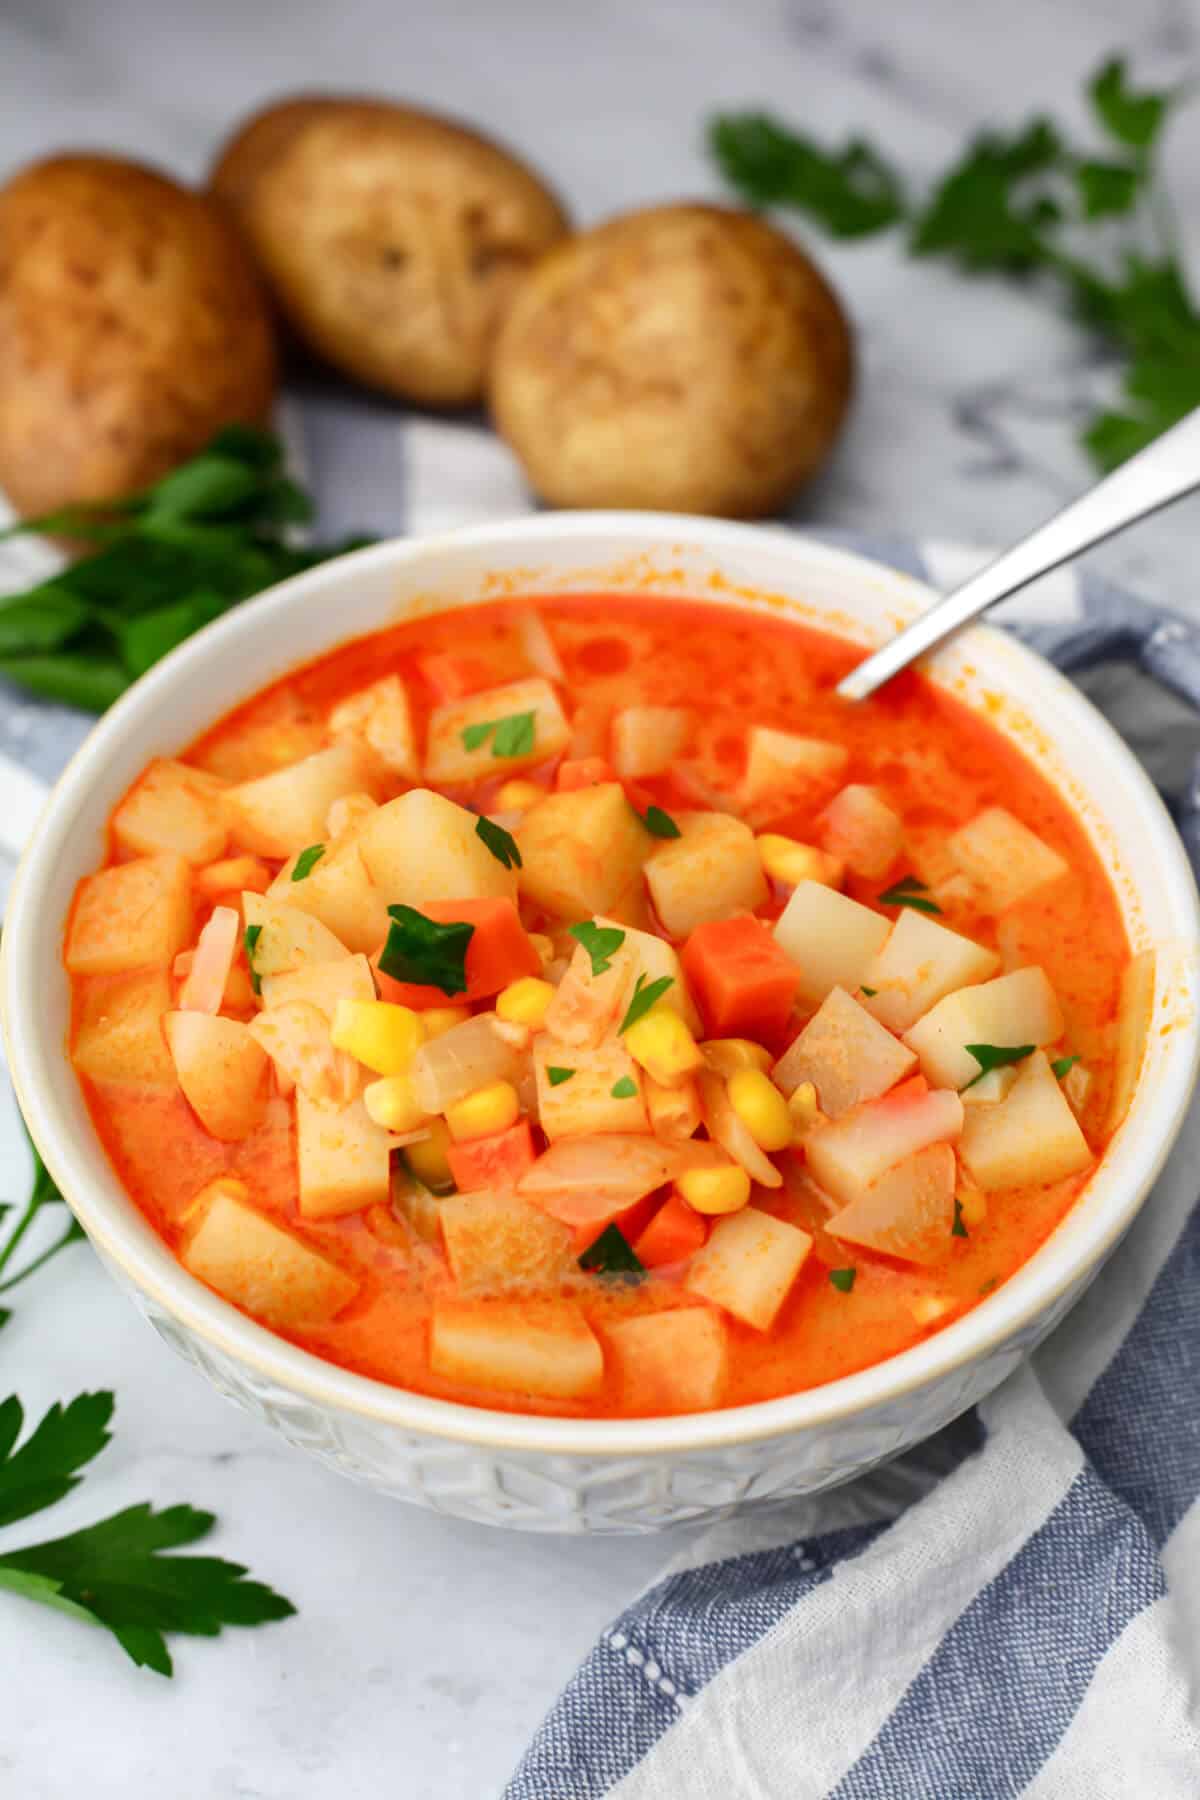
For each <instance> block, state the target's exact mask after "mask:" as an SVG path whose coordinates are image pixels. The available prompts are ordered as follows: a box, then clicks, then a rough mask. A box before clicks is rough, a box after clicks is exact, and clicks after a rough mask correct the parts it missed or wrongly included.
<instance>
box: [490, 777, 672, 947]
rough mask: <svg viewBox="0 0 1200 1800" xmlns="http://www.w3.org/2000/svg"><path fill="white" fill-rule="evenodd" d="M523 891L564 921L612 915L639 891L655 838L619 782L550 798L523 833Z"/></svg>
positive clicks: (529, 816) (533, 810) (528, 818)
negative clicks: (627, 896) (620, 902)
mask: <svg viewBox="0 0 1200 1800" xmlns="http://www.w3.org/2000/svg"><path fill="white" fill-rule="evenodd" d="M516 839H517V847H518V849H519V850H520V852H521V861H522V865H523V866H522V869H521V874H520V883H521V892H522V893H523V894H525V895H527V896H528V898H529V899H530V900H532V901H533V902H534V903H535V904H536V905H537V906H541V907H543V908H544V909H545V911H546V912H548V913H553V914H555V915H556V916H557V917H558V918H560V919H570V920H577V919H590V918H593V917H594V916H595V915H596V914H597V913H603V912H607V911H608V910H610V909H611V907H612V906H613V905H614V903H615V902H616V901H617V900H619V899H620V898H621V897H622V896H623V895H625V894H627V893H628V891H629V890H630V889H631V888H632V887H633V885H634V883H635V882H637V881H638V880H639V878H640V876H641V872H642V865H643V864H644V862H645V860H646V857H647V856H648V854H649V852H650V848H651V845H652V843H653V839H652V838H651V837H650V834H649V832H647V831H646V830H645V829H644V827H643V825H642V823H641V821H640V820H639V818H638V816H637V814H636V813H635V812H634V810H633V808H632V807H631V806H630V804H629V801H628V800H627V799H626V798H625V790H624V788H623V787H622V786H621V785H620V783H619V782H615V781H610V782H603V783H601V785H600V786H599V787H590V788H576V789H575V790H574V792H572V793H566V794H548V795H547V796H546V798H545V799H544V800H541V801H539V802H538V804H537V805H536V806H531V807H530V809H529V811H528V812H527V813H526V814H525V817H524V818H523V819H522V820H521V823H520V826H519V827H518V829H517V832H516Z"/></svg>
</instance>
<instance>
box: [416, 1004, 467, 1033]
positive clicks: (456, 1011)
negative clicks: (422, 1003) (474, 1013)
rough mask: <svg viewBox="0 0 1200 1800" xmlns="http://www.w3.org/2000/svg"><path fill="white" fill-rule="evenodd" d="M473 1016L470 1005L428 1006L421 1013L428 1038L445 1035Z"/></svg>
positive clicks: (422, 1027)
mask: <svg viewBox="0 0 1200 1800" xmlns="http://www.w3.org/2000/svg"><path fill="white" fill-rule="evenodd" d="M470 1016H471V1009H470V1007H469V1006H427V1007H426V1008H425V1009H424V1011H423V1012H422V1013H421V1015H420V1017H421V1029H422V1030H423V1031H424V1033H425V1036H426V1038H427V1039H428V1038H439V1037H445V1035H446V1033H447V1032H448V1031H452V1030H453V1029H454V1027H455V1026H456V1025H463V1024H465V1023H466V1021H467V1020H468V1019H469V1018H470Z"/></svg>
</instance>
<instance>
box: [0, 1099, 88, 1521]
mask: <svg viewBox="0 0 1200 1800" xmlns="http://www.w3.org/2000/svg"><path fill="white" fill-rule="evenodd" d="M21 1125H22V1128H23V1129H24V1131H25V1140H26V1142H27V1143H28V1145H29V1152H30V1155H31V1157H32V1159H33V1184H32V1186H31V1188H30V1191H29V1197H28V1199H27V1200H26V1202H25V1204H24V1206H23V1207H22V1209H21V1211H20V1213H19V1214H18V1215H17V1218H16V1221H15V1223H14V1225H13V1227H12V1229H11V1231H10V1232H9V1233H8V1236H7V1238H6V1239H5V1242H4V1243H3V1245H0V1294H3V1293H6V1292H7V1291H8V1290H9V1289H10V1288H15V1287H16V1286H17V1284H18V1282H21V1281H25V1280H27V1279H28V1277H29V1276H30V1275H32V1274H34V1273H35V1271H36V1270H38V1269H40V1268H42V1267H43V1266H44V1265H45V1264H46V1263H48V1262H49V1261H50V1259H51V1257H53V1256H57V1255H58V1252H59V1251H60V1250H65V1249H66V1248H67V1246H68V1244H78V1243H81V1242H82V1241H83V1238H84V1230H83V1227H82V1225H80V1223H79V1221H78V1219H76V1218H75V1217H74V1215H73V1214H68V1217H67V1223H66V1225H64V1227H63V1229H62V1230H61V1231H60V1232H59V1234H58V1236H57V1237H56V1238H55V1239H53V1241H52V1242H51V1243H50V1244H49V1245H48V1246H47V1247H46V1248H45V1249H44V1250H40V1251H39V1252H38V1254H37V1255H36V1256H34V1257H32V1258H31V1259H30V1260H29V1261H28V1262H27V1263H26V1264H25V1265H24V1266H23V1267H22V1268H20V1269H18V1270H17V1271H16V1273H15V1274H12V1275H9V1274H6V1272H5V1271H6V1270H7V1268H8V1265H9V1264H10V1263H11V1261H12V1259H13V1257H14V1255H15V1254H16V1252H17V1249H18V1247H19V1246H20V1244H21V1243H22V1241H23V1240H24V1237H25V1234H26V1232H27V1231H28V1230H29V1229H30V1227H31V1226H32V1225H33V1222H34V1220H35V1219H36V1218H37V1216H38V1214H39V1213H40V1212H41V1211H42V1210H43V1208H44V1207H47V1206H56V1205H59V1206H61V1205H65V1202H64V1200H63V1197H62V1195H61V1194H60V1193H59V1191H58V1189H57V1187H56V1186H55V1184H54V1179H53V1177H52V1176H51V1174H50V1171H49V1170H48V1169H47V1167H46V1165H45V1163H44V1162H43V1161H42V1158H41V1155H40V1153H39V1151H38V1147H37V1145H36V1144H35V1143H34V1141H33V1139H32V1138H31V1137H30V1135H29V1129H28V1127H27V1126H26V1125H25V1121H24V1119H22V1120H21ZM11 1210H13V1209H12V1208H11V1207H10V1206H9V1205H3V1206H0V1221H3V1220H4V1219H5V1218H6V1217H7V1215H8V1213H9V1212H10V1211H11ZM9 1317H10V1315H9V1314H8V1313H7V1312H5V1314H4V1317H3V1318H0V1326H3V1325H4V1324H5V1323H6V1321H7V1319H8V1318H9ZM2 1436H3V1433H2V1432H0V1437H2ZM0 1453H2V1451H0ZM2 1522H3V1521H2V1520H0V1523H2Z"/></svg>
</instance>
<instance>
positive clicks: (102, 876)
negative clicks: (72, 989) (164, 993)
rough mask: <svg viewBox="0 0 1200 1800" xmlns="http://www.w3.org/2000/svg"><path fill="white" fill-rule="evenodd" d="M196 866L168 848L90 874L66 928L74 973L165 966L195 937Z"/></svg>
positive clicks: (69, 961)
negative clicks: (192, 873) (193, 921)
mask: <svg viewBox="0 0 1200 1800" xmlns="http://www.w3.org/2000/svg"><path fill="white" fill-rule="evenodd" d="M191 879H192V878H191V870H190V868H189V866H188V864H187V863H186V862H185V861H184V859H183V857H182V856H176V855H175V853H174V852H173V851H164V852H163V854H162V855H161V856H141V857H138V859H137V860H136V861H135V862H127V863H117V864H116V866H115V867H113V868H110V869H101V870H100V871H99V872H98V873H97V874H95V875H85V876H84V878H83V880H82V881H81V882H80V884H79V887H78V889H77V890H76V895H75V905H74V907H73V908H72V910H71V920H70V924H69V925H68V927H67V944H66V950H65V952H64V960H65V962H66V965H67V968H68V969H69V970H70V971H71V974H72V975H118V974H120V973H122V972H123V971H124V970H126V969H145V968H163V969H165V968H166V967H167V966H168V965H169V964H170V963H172V962H174V960H175V958H176V956H177V955H178V953H179V952H180V951H181V950H182V949H183V947H184V945H185V944H187V943H189V942H190V940H191V936H192V886H191Z"/></svg>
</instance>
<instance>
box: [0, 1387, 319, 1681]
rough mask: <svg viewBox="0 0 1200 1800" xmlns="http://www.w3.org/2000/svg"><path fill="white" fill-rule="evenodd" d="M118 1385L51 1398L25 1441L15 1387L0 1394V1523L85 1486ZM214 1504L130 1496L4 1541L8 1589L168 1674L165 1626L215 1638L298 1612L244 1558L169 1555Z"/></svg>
mask: <svg viewBox="0 0 1200 1800" xmlns="http://www.w3.org/2000/svg"><path fill="white" fill-rule="evenodd" d="M112 1413H113V1397H112V1395H111V1394H110V1393H96V1394H79V1395H77V1396H76V1398H75V1399H74V1400H72V1401H70V1402H69V1404H68V1405H67V1406H65V1407H64V1406H58V1405H55V1406H52V1407H51V1408H50V1410H49V1411H48V1412H47V1413H46V1414H45V1415H44V1417H43V1418H42V1419H41V1420H40V1421H39V1423H38V1424H37V1425H36V1426H35V1428H34V1429H33V1431H31V1432H29V1433H28V1434H27V1435H26V1437H25V1439H24V1441H23V1442H20V1443H19V1442H18V1440H19V1439H20V1437H21V1429H22V1426H23V1425H24V1422H25V1414H24V1410H23V1408H22V1406H21V1403H20V1401H19V1400H18V1399H17V1397H16V1395H15V1394H10V1395H9V1397H8V1398H7V1399H6V1400H5V1401H3V1402H0V1526H4V1525H11V1524H13V1523H15V1522H16V1521H17V1520H18V1519H25V1518H29V1517H30V1516H31V1515H32V1514H33V1513H37V1512H41V1511H42V1510H43V1509H44V1508H46V1507H48V1506H53V1505H54V1504H55V1503H56V1502H57V1501H59V1500H61V1499H63V1498H64V1496H65V1495H67V1494H69V1493H70V1492H71V1490H72V1489H73V1488H75V1487H77V1486H78V1485H79V1482H80V1480H81V1477H80V1475H79V1473H78V1471H79V1470H80V1469H81V1468H82V1467H83V1466H84V1464H85V1463H89V1462H91V1461H92V1459H93V1457H95V1456H98V1455H99V1453H100V1451H101V1450H103V1449H104V1447H105V1445H106V1444H107V1443H108V1441H109V1436H110V1434H109V1431H108V1425H109V1422H110V1420H111V1418H112ZM215 1524H216V1519H215V1518H214V1516H213V1514H212V1513H209V1512H200V1511H198V1510H197V1509H196V1508H195V1507H192V1506H168V1507H165V1508H164V1509H163V1510H162V1511H160V1512H156V1511H155V1510H154V1508H153V1507H152V1506H151V1505H149V1504H148V1503H146V1502H143V1503H142V1504H141V1505H138V1506H127V1507H125V1508H124V1510H123V1511H121V1512H118V1513H114V1514H113V1515H112V1517H111V1518H107V1519H99V1520H97V1522H96V1523H95V1524H94V1525H87V1526H85V1527H84V1528H83V1529H82V1530H80V1531H72V1532H69V1533H68V1534H67V1535H66V1536H65V1537H59V1538H51V1539H48V1540H47V1541H45V1542H43V1543H40V1544H28V1545H25V1546H24V1547H22V1548H20V1549H14V1550H0V1588H7V1589H8V1590H9V1591H10V1592H11V1593H15V1594H20V1595H23V1596H24V1598H25V1599H27V1600H35V1601H37V1602H38V1603H39V1604H40V1605H42V1606H52V1607H54V1608H56V1610H58V1611H59V1612H65V1613H68V1614H70V1616H71V1617H72V1618H76V1619H84V1620H86V1621H87V1622H88V1623H90V1624H93V1625H102V1626H104V1627H105V1629H106V1630H108V1631H111V1633H112V1634H113V1636H114V1637H115V1638H116V1640H117V1642H118V1643H119V1644H120V1646H121V1648H122V1649H123V1650H124V1652H125V1654H126V1655H127V1656H128V1657H130V1658H131V1660H132V1661H133V1662H135V1663H137V1665H138V1666H139V1667H140V1668H148V1669H153V1670H154V1671H155V1672H156V1673H157V1674H159V1675H168V1676H169V1675H170V1674H171V1673H172V1672H173V1670H172V1662H171V1654H170V1651H169V1650H168V1649H167V1645H166V1638H165V1634H166V1633H167V1632H175V1631H178V1632H186V1633H190V1634H191V1635H193V1636H197V1637H216V1636H217V1634H218V1633H219V1632H220V1631H221V1629H222V1628H223V1627H224V1626H226V1625H265V1624H267V1623H268V1622H270V1621H272V1620H276V1619H286V1618H288V1617H290V1616H291V1614H293V1613H294V1612H295V1610H296V1609H295V1607H294V1606H293V1605H292V1603H291V1601H290V1600H285V1599H284V1597H283V1595H282V1594H277V1593H275V1592H274V1591H273V1589H271V1588H269V1587H266V1586H264V1585H263V1583H262V1582H258V1581H250V1580H247V1578H246V1575H247V1572H246V1570H245V1569H244V1568H243V1567H242V1566H241V1564H240V1563H233V1562H225V1561H224V1560H223V1559H222V1558H220V1557H215V1556H168V1555H165V1554H164V1552H165V1551H169V1550H177V1549H179V1548H180V1547H181V1546H182V1545H184V1544H193V1543H196V1542H197V1541H198V1540H199V1539H200V1538H202V1537H206V1536H207V1535H208V1533H209V1532H210V1531H211V1530H212V1528H213V1526H214V1525H215Z"/></svg>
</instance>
